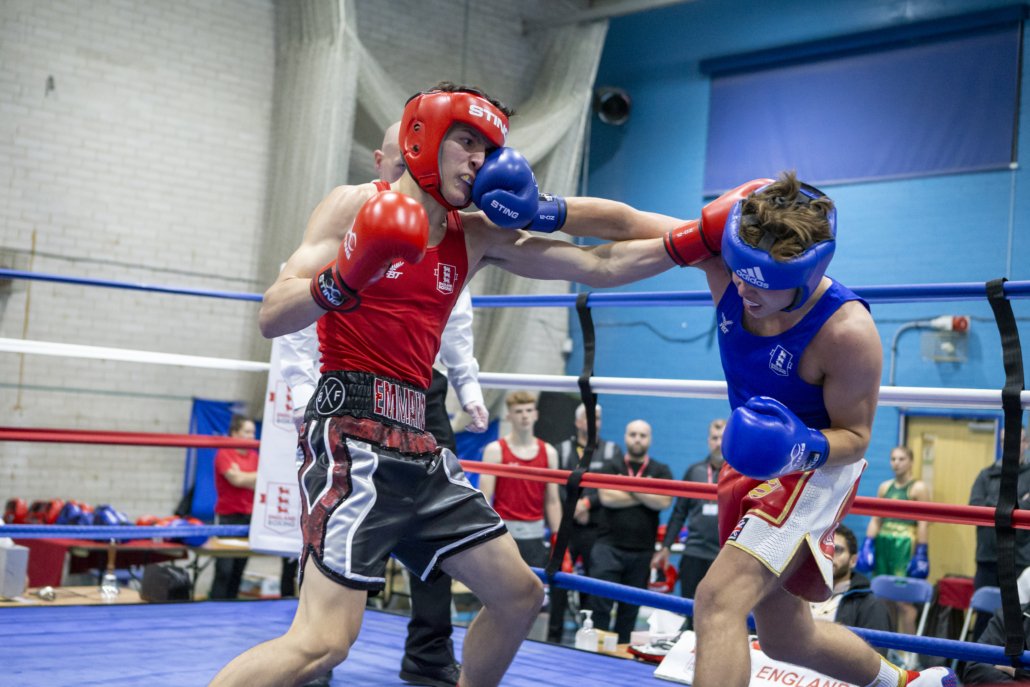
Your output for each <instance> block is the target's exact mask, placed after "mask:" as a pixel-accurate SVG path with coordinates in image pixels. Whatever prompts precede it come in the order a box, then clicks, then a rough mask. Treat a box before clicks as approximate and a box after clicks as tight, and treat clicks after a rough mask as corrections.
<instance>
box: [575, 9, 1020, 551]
mask: <svg viewBox="0 0 1030 687" xmlns="http://www.w3.org/2000/svg"><path fill="white" fill-rule="evenodd" d="M1007 4H1020V3H1015V2H999V1H997V0H995V1H994V2H986V1H980V0H950V1H944V0H881V1H877V2H871V1H869V0H838V1H837V2H833V3H826V2H822V1H820V0H790V1H788V0H765V1H764V2H761V3H747V4H746V6H745V5H744V4H742V3H739V2H727V1H726V0H697V1H696V2H689V3H684V4H682V5H677V6H674V7H670V8H666V9H661V10H653V11H650V12H645V13H641V14H637V15H632V16H629V17H623V18H618V19H613V20H612V21H611V24H610V28H609V32H608V38H607V42H606V44H605V48H604V53H603V56H602V60H601V65H600V69H599V72H598V76H597V82H596V85H597V86H618V87H621V88H624V89H625V90H626V91H627V92H628V93H629V94H630V96H631V97H632V99H633V112H632V119H631V121H630V122H629V123H628V124H626V125H625V126H622V127H611V126H607V125H605V124H602V123H601V122H600V121H598V120H597V119H596V118H595V119H594V120H593V127H592V135H591V141H590V143H591V151H590V175H589V178H588V183H589V186H588V192H589V194H590V195H593V196H600V197H605V198H612V199H615V200H620V201H624V202H626V203H629V204H630V205H633V206H635V207H638V208H641V209H646V210H650V211H654V212H660V213H665V214H669V215H672V216H675V217H681V218H692V217H697V216H699V213H700V211H701V207H702V205H703V203H704V200H703V198H702V196H701V188H702V174H703V170H704V155H705V144H706V140H707V126H708V120H707V117H708V94H709V86H708V80H707V78H706V77H705V76H704V75H702V74H701V73H700V71H699V69H698V63H699V61H700V60H702V59H705V58H709V57H716V56H721V55H728V54H734V53H740V52H746V51H750V50H756V49H761V48H769V47H774V46H780V45H785V44H790V43H794V42H803V41H809V40H815V39H820V38H827V37H832V36H834V35H841V34H847V33H854V32H858V31H864V30H870V29H878V28H884V27H888V26H893V25H898V24H902V23H905V22H912V21H922V20H928V19H935V18H939V17H945V16H951V15H955V14H961V13H965V12H973V11H979V10H984V9H990V8H993V7H998V6H1001V5H1007ZM745 10H746V11H745ZM1026 53H1027V56H1025V57H1024V65H1023V82H1024V83H1023V88H1022V109H1021V112H1022V115H1021V117H1020V128H1021V130H1022V131H1023V132H1030V103H1028V98H1030V96H1028V93H1030V87H1028V84H1027V78H1028V75H1030V51H1026ZM1028 138H1030V137H1028V136H1027V135H1025V133H1024V135H1023V136H1022V137H1021V141H1020V145H1019V158H1020V160H1022V161H1023V164H1027V163H1030V144H1028V143H1027V139H1028ZM828 154H832V152H828ZM743 181H746V180H744V179H742V180H741V182H743ZM824 190H826V191H827V192H828V193H829V194H830V195H831V196H832V197H833V198H834V200H835V201H836V203H837V207H838V217H839V220H838V221H839V227H840V230H839V231H840V234H839V247H838V250H837V253H836V257H835V258H834V262H833V264H832V265H831V267H830V270H829V274H830V276H833V277H835V278H837V279H839V280H840V281H841V282H843V283H845V284H848V285H850V286H861V285H873V284H916V283H942V282H963V281H979V282H982V281H986V280H989V279H993V278H997V277H1002V276H1008V277H1009V278H1010V279H1018V280H1027V279H1030V264H1028V260H1027V258H1028V257H1030V186H1028V180H1027V178H1026V173H1025V172H1024V171H1023V170H1013V171H1003V172H990V173H980V174H969V175H955V176H946V177H935V178H926V179H914V180H904V181H890V182H879V183H864V184H855V185H845V186H835V187H826V188H825V189H824ZM1010 222H1011V226H1012V235H1013V240H1012V250H1011V272H1010V273H1008V274H1007V273H1006V270H1007V265H1008V261H1009V259H1010V252H1009V233H1010V231H1009V228H1010ZM705 288H707V287H706V284H705V282H704V279H703V277H702V275H701V273H700V271H698V270H693V269H689V268H687V269H676V270H673V271H669V272H666V273H665V274H662V275H659V276H657V277H655V278H653V279H650V280H647V281H644V282H639V283H637V284H633V285H631V286H628V287H625V288H624V289H623V290H626V291H680V290H703V289H705ZM1015 311H1016V315H1017V317H1022V318H1030V304H1027V302H1026V301H1017V302H1016V303H1015ZM942 314H968V315H972V316H974V317H975V318H977V319H976V320H975V321H974V322H973V326H972V328H971V334H970V347H969V349H970V350H969V361H968V362H967V363H965V364H961V365H958V364H952V363H947V364H944V363H932V362H928V361H924V360H922V359H921V358H920V354H919V339H920V334H919V333H918V332H917V331H913V332H908V333H906V334H904V335H903V336H902V338H901V341H900V346H899V353H898V365H897V384H898V385H899V386H927V387H952V388H959V387H962V388H966V387H973V388H1000V387H1001V386H1003V385H1004V379H1005V377H1004V370H1003V368H1002V360H1001V346H1000V343H999V337H998V332H997V328H996V326H995V324H994V320H993V315H992V313H991V310H990V307H989V306H988V305H987V304H986V302H983V303H972V302H971V303H926V304H899V305H879V306H874V308H873V317H874V319H875V320H876V321H877V326H878V328H879V331H880V337H881V340H882V341H883V345H884V377H883V383H884V384H886V383H887V371H888V366H889V359H890V344H891V338H892V336H893V335H894V333H895V331H896V330H897V328H898V327H899V326H900V324H901V323H902V322H906V321H909V320H915V319H924V318H929V317H933V316H937V315H942ZM980 318H983V319H980ZM594 321H595V324H596V326H597V338H598V341H597V362H596V373H597V374H598V375H604V376H609V375H610V376H621V377H645V378H683V379H716V380H722V379H723V375H722V368H721V365H720V362H719V357H718V350H717V343H716V341H715V338H714V336H712V335H709V334H707V332H709V330H711V329H712V327H713V325H714V309H713V308H712V307H694V308H643V309H625V308H611V309H598V310H595V311H594ZM634 323H647V324H649V325H650V326H651V327H653V328H654V329H655V330H657V332H660V333H661V334H662V335H664V336H665V337H667V338H668V339H692V338H694V339H696V340H694V341H690V342H678V341H668V340H664V339H663V338H661V337H660V336H658V335H657V334H655V333H654V332H652V331H651V330H649V329H648V328H646V327H644V326H643V325H641V324H634ZM570 325H571V326H570V331H572V332H574V334H573V338H574V340H575V352H574V353H573V355H572V356H571V358H570V360H569V363H568V373H569V374H576V375H578V374H579V371H580V369H581V367H582V349H581V345H580V344H581V339H580V336H579V334H578V331H579V325H578V322H577V321H576V318H575V314H574V313H573V314H572V315H571V320H570ZM1020 328H1021V333H1022V334H1023V335H1024V339H1030V336H1028V335H1027V331H1028V329H1027V327H1026V322H1021V323H1020ZM1028 354H1030V341H1028V342H1027V343H1025V344H1024V365H1025V366H1027V369H1030V355H1028ZM600 400H601V403H602V404H603V405H604V410H605V413H604V416H605V417H604V420H605V426H604V430H603V432H602V434H603V436H604V437H605V438H607V439H611V440H617V441H619V442H620V443H622V437H621V432H622V428H623V427H625V425H626V423H628V422H629V421H631V420H634V419H637V418H642V419H646V420H648V421H649V422H650V423H651V424H652V426H653V428H654V444H653V447H652V455H653V456H654V457H655V458H656V459H658V460H661V461H663V462H667V463H669V464H670V466H671V467H672V471H673V474H675V475H676V476H677V477H679V476H680V475H681V474H682V473H683V471H684V470H685V469H686V467H687V466H688V465H689V464H690V463H692V462H695V461H697V460H701V459H702V458H703V457H704V456H705V454H706V452H707V447H706V444H705V437H706V433H707V425H708V423H709V422H710V421H711V420H712V419H714V418H716V417H726V416H727V414H728V412H729V407H728V404H727V403H726V402H725V401H719V402H715V401H699V400H687V399H666V398H653V397H642V396H640V397H638V396H614V395H607V396H602V397H601V399H600ZM897 440H898V411H897V410H896V409H894V408H881V409H880V410H879V412H878V413H877V416H876V422H875V425H874V428H873V438H872V443H871V445H870V447H869V451H868V453H867V458H868V459H869V460H870V467H869V468H868V469H867V471H866V473H865V477H864V478H863V480H862V484H861V488H860V492H859V493H860V494H862V495H870V496H872V495H875V492H876V486H877V485H878V484H879V483H880V482H881V481H883V480H885V479H889V478H890V477H891V472H890V468H889V464H888V454H889V451H890V448H891V447H892V446H894V445H895V443H896V442H897ZM972 480H973V476H972V475H971V476H970V483H972ZM665 515H666V516H667V515H668V511H667V512H666V513H665ZM847 522H848V524H849V525H850V526H851V527H852V528H853V529H856V531H857V532H858V534H859V536H861V534H862V533H863V532H864V530H865V525H866V522H867V519H866V518H861V517H859V516H850V517H849V519H848V521H847Z"/></svg>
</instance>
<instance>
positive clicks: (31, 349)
mask: <svg viewBox="0 0 1030 687" xmlns="http://www.w3.org/2000/svg"><path fill="white" fill-rule="evenodd" d="M0 352H6V353H30V354H35V355H56V356H61V357H63V358H93V359H97V360H120V361H123V362H129V363H151V364H154V365H180V366H182V367H202V368H207V369H211V370H240V371H243V372H268V369H269V367H271V366H270V365H269V364H268V363H259V362H253V361H250V360H231V359H229V358H205V357H202V356H199V355H178V354H176V353H155V352H153V351H133V350H129V349H126V348H103V347H101V346H80V345H78V344H65V343H50V342H48V341H26V340H23V339H0Z"/></svg>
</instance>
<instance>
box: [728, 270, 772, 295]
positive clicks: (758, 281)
mask: <svg viewBox="0 0 1030 687" xmlns="http://www.w3.org/2000/svg"><path fill="white" fill-rule="evenodd" d="M735 272H736V275H737V276H738V277H740V278H741V279H743V280H744V281H746V282H747V283H749V284H754V285H755V286H757V287H758V288H760V289H768V288H769V282H767V281H766V280H765V275H764V274H762V269H761V268H760V267H759V266H758V265H755V266H754V267H744V268H741V269H739V270H736V271H735Z"/></svg>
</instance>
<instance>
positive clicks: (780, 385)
mask: <svg viewBox="0 0 1030 687" xmlns="http://www.w3.org/2000/svg"><path fill="white" fill-rule="evenodd" d="M831 281H832V280H831ZM848 301H859V302H861V303H862V305H864V306H865V307H866V309H867V310H868V309H869V304H868V303H866V302H865V301H863V300H862V299H861V298H859V297H858V296H856V295H855V294H854V293H853V292H852V291H850V290H849V289H848V288H847V287H845V286H842V285H840V284H838V283H837V282H836V281H834V282H833V283H832V284H831V285H830V288H828V289H827V290H826V292H825V293H823V295H822V297H820V298H819V300H818V301H817V302H816V304H815V305H814V306H813V307H812V309H811V310H809V311H808V313H807V314H805V316H804V317H803V318H801V321H800V322H798V323H797V324H795V325H794V326H793V327H791V328H790V329H788V330H787V331H785V332H783V333H782V334H778V335H777V336H757V335H755V334H752V333H750V332H748V331H747V330H745V329H744V327H743V326H742V324H741V323H742V320H743V316H744V302H743V300H742V299H741V297H740V295H739V294H737V287H736V286H734V285H733V284H732V283H731V284H730V285H729V286H728V287H726V292H725V293H724V294H723V296H722V299H721V300H720V301H719V305H718V306H717V307H716V309H715V317H716V324H717V325H718V327H719V354H720V355H721V356H722V369H723V372H724V373H725V374H726V383H727V385H728V386H729V394H730V407H731V408H733V409H734V410H735V409H736V408H738V407H739V406H742V405H744V403H746V402H747V400H748V399H749V398H751V397H752V396H771V397H772V398H775V399H776V400H777V401H779V402H780V403H782V404H783V405H785V406H787V407H788V408H790V409H791V411H793V412H794V414H795V415H797V416H798V417H799V418H801V421H802V422H804V423H805V424H806V425H807V426H809V427H811V428H812V429H827V428H828V427H829V426H830V416H829V414H828V413H827V412H826V405H825V404H824V403H823V388H822V387H821V386H813V385H811V384H809V383H808V382H806V381H805V380H803V379H801V377H800V376H799V375H798V363H799V362H800V361H801V354H802V353H804V351H805V348H806V347H807V346H808V342H810V341H811V340H812V337H814V336H815V335H816V333H817V332H818V331H819V328H820V327H822V326H823V323H825V322H826V320H828V319H830V316H832V315H833V313H835V312H837V309H838V308H840V306H842V305H844V304H845V303H847V302H848Z"/></svg>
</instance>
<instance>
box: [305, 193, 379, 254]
mask: <svg viewBox="0 0 1030 687" xmlns="http://www.w3.org/2000/svg"><path fill="white" fill-rule="evenodd" d="M376 193H377V191H376V187H375V184H371V183H369V184H358V185H356V186H337V187H336V188H334V189H333V190H332V191H330V192H329V195H328V196H326V197H325V199H323V200H322V202H321V203H319V204H318V207H316V208H315V210H314V212H312V213H311V218H310V219H309V220H308V226H307V228H306V229H305V230H304V241H308V240H309V239H310V240H314V241H319V240H322V239H324V238H335V239H336V241H337V242H339V241H342V240H343V237H344V235H345V234H346V233H347V231H348V230H349V229H350V227H351V225H352V224H354V217H355V216H357V214H358V210H360V209H361V206H362V205H364V204H365V203H366V202H367V201H368V199H369V198H371V197H372V196H374V195H375V194H376Z"/></svg>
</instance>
